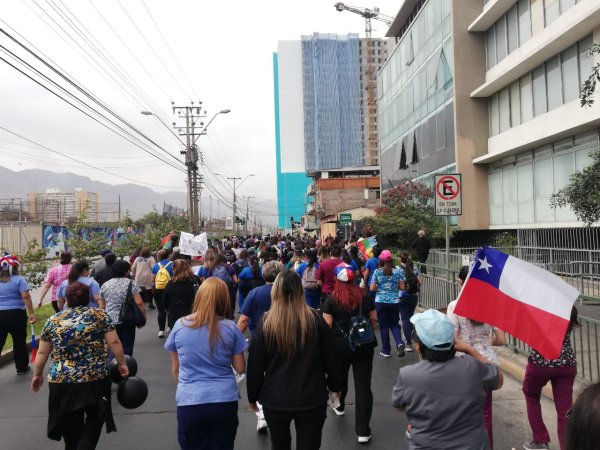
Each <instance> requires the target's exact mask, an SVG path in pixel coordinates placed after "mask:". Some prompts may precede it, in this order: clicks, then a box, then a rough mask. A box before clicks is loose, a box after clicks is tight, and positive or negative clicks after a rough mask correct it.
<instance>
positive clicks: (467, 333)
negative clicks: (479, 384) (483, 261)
mask: <svg viewBox="0 0 600 450" xmlns="http://www.w3.org/2000/svg"><path fill="white" fill-rule="evenodd" d="M468 274H469V267H468V266H463V267H461V269H460V271H459V272H458V287H459V289H460V288H462V286H463V284H464V282H465V280H466V279H467V275H468ZM456 304H457V300H454V301H452V302H450V304H449V305H448V308H447V311H446V315H447V316H448V318H449V319H450V321H451V322H452V324H453V325H454V337H455V339H456V340H460V341H463V342H466V343H467V344H469V345H471V346H473V348H474V349H475V350H477V351H478V352H479V353H480V354H481V355H483V356H484V357H485V358H486V359H487V360H488V361H489V362H490V363H492V364H494V365H495V366H500V361H499V359H498V352H497V351H496V349H495V348H494V346H499V345H504V344H505V343H506V339H505V336H504V332H503V331H502V330H499V329H498V328H496V327H493V326H491V325H488V324H485V323H483V322H478V321H476V320H473V319H468V318H466V317H461V316H457V315H456V314H454V308H456ZM483 420H484V422H485V428H486V430H487V433H488V437H489V441H490V448H491V449H493V448H494V432H493V421H492V391H488V392H487V395H486V397H485V402H484V404H483Z"/></svg>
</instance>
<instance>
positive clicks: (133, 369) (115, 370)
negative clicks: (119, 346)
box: [110, 355, 138, 384]
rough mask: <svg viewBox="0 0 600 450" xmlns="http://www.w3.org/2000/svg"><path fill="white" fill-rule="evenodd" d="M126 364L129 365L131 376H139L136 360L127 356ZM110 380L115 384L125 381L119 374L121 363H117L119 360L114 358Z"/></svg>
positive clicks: (111, 363) (111, 364)
mask: <svg viewBox="0 0 600 450" xmlns="http://www.w3.org/2000/svg"><path fill="white" fill-rule="evenodd" d="M125 364H126V365H127V368H128V369H129V376H130V377H135V375H136V374H137V370H138V366H137V362H136V360H135V359H133V357H131V356H129V355H125ZM110 379H111V380H112V382H113V383H115V384H119V383H120V382H121V381H123V377H122V376H121V374H120V373H119V363H117V358H113V359H112V361H111V362H110Z"/></svg>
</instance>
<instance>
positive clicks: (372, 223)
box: [364, 181, 444, 249]
mask: <svg viewBox="0 0 600 450" xmlns="http://www.w3.org/2000/svg"><path fill="white" fill-rule="evenodd" d="M433 197H434V192H433V189H431V188H429V187H427V186H426V185H425V184H423V183H422V182H415V181H407V182H406V183H402V184H399V185H397V186H394V187H392V188H390V189H388V190H387V191H385V192H384V193H383V195H382V197H381V203H382V206H381V207H380V208H378V210H377V211H376V214H375V216H373V217H368V218H366V219H364V222H365V223H366V224H367V225H368V226H369V227H370V229H371V230H372V231H373V233H375V234H376V235H378V236H379V237H383V238H384V240H385V241H386V243H387V242H389V243H390V245H394V244H395V245H397V246H398V247H399V248H404V249H410V248H411V247H412V243H413V242H414V240H415V237H416V236H417V232H418V231H419V230H420V229H425V230H427V234H428V235H429V237H430V238H432V239H436V238H441V237H442V236H443V235H444V223H443V222H442V220H440V218H439V217H436V216H435V215H434V214H433V208H432V200H433Z"/></svg>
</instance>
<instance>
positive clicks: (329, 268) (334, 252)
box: [317, 245, 342, 303]
mask: <svg viewBox="0 0 600 450" xmlns="http://www.w3.org/2000/svg"><path fill="white" fill-rule="evenodd" d="M341 256H342V249H341V248H340V247H338V246H337V245H334V246H333V247H331V249H330V252H329V258H327V259H325V260H323V261H321V263H320V264H319V268H318V269H317V281H318V283H319V285H320V286H321V303H322V302H323V301H325V298H327V296H328V295H329V294H331V293H332V292H333V288H334V286H335V274H334V273H333V271H334V270H335V268H336V267H337V266H338V264H339V263H340V262H341V261H340V258H341Z"/></svg>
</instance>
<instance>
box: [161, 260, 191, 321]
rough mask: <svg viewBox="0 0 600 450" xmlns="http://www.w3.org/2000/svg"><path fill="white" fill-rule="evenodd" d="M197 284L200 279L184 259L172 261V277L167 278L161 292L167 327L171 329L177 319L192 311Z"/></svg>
mask: <svg viewBox="0 0 600 450" xmlns="http://www.w3.org/2000/svg"><path fill="white" fill-rule="evenodd" d="M199 286H200V279H199V278H198V277H197V276H196V275H194V272H193V271H192V269H191V267H190V264H189V263H188V262H187V261H186V260H184V259H178V260H177V261H175V262H174V263H173V278H171V279H170V280H169V282H168V283H167V287H166V288H165V292H164V293H163V304H164V306H165V309H166V310H167V323H168V325H169V328H171V329H173V326H175V322H177V320H179V319H180V318H181V317H183V316H187V315H188V314H191V313H192V306H193V305H194V298H195V297H196V291H197V290H198V288H199Z"/></svg>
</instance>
